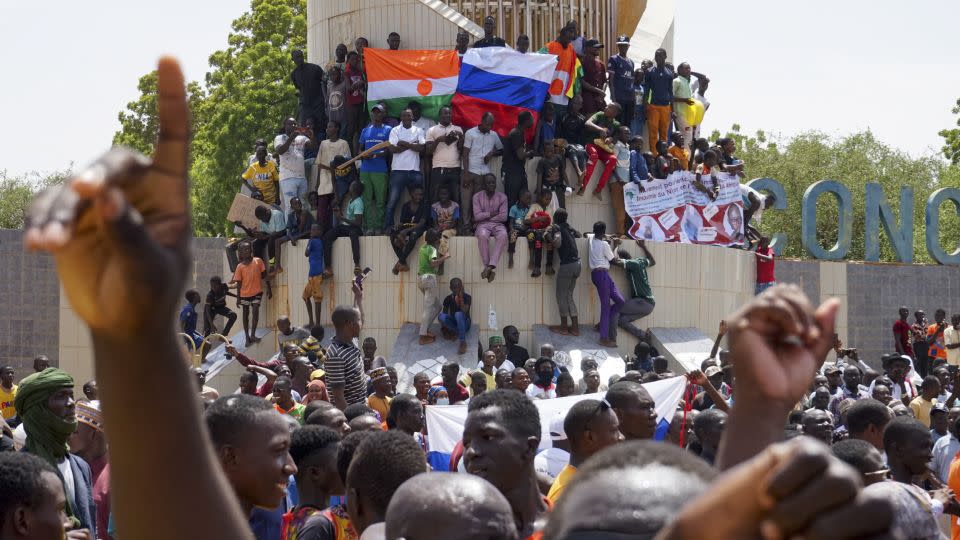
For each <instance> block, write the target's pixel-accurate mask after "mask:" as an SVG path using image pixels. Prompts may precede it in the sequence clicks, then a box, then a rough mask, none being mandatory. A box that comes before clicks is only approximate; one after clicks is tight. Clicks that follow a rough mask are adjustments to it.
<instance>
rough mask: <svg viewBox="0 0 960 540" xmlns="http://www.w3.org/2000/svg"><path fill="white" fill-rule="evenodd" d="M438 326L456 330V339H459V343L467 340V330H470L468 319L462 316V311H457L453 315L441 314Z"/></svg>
mask: <svg viewBox="0 0 960 540" xmlns="http://www.w3.org/2000/svg"><path fill="white" fill-rule="evenodd" d="M440 324H442V325H443V326H444V328H448V329H450V330H456V331H457V337H459V338H460V341H466V340H467V330H469V329H470V317H468V316H466V315H464V313H463V312H462V311H458V312H456V313H454V314H453V315H447V314H446V313H441V314H440Z"/></svg>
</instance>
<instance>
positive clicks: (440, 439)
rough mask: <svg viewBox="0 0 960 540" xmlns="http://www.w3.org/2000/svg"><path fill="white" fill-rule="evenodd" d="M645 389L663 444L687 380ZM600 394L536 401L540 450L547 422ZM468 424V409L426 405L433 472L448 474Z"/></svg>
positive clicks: (545, 438)
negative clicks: (577, 403) (441, 471)
mask: <svg viewBox="0 0 960 540" xmlns="http://www.w3.org/2000/svg"><path fill="white" fill-rule="evenodd" d="M643 387H644V388H646V389H647V391H648V392H650V397H652V398H653V402H654V403H655V404H656V410H657V432H656V437H655V438H656V439H657V440H663V438H664V437H665V436H666V434H667V429H668V428H669V426H670V421H671V420H673V413H674V411H676V410H677V403H679V402H680V399H681V398H683V391H684V390H685V389H686V387H687V378H686V377H683V376H680V377H671V378H669V379H664V380H662V381H655V382H651V383H646V384H644V385H643ZM601 398H603V394H578V395H575V396H568V397H563V398H555V399H535V400H533V403H534V405H536V406H537V410H538V411H539V412H540V428H541V431H542V433H541V434H540V449H541V450H543V449H546V448H549V447H550V444H551V442H550V433H549V431H550V421H551V420H552V419H553V418H554V416H556V415H557V414H564V415H565V414H566V411H568V410H570V407H572V406H573V404H574V403H576V402H578V401H580V400H583V399H601ZM466 420H467V407H465V406H463V405H441V406H437V405H429V406H427V433H429V434H430V435H429V436H428V437H429V454H428V456H427V458H428V461H429V462H430V465H431V466H433V468H434V470H443V471H445V470H448V469H449V463H450V455H451V454H452V453H453V449H454V447H456V446H457V443H458V442H460V439H461V437H463V425H464V423H466Z"/></svg>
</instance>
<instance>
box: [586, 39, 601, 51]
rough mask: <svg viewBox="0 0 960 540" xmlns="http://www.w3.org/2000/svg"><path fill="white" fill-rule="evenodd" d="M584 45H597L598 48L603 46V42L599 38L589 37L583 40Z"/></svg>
mask: <svg viewBox="0 0 960 540" xmlns="http://www.w3.org/2000/svg"><path fill="white" fill-rule="evenodd" d="M583 46H584V47H596V48H598V49H602V48H603V43H600V40H599V39H588V40H586V41H584V42H583Z"/></svg>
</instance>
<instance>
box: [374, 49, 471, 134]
mask: <svg viewBox="0 0 960 540" xmlns="http://www.w3.org/2000/svg"><path fill="white" fill-rule="evenodd" d="M363 63H364V67H365V68H366V71H367V107H368V108H370V107H373V106H374V105H376V104H377V103H383V104H384V105H385V106H386V107H387V115H389V116H394V117H398V118H399V117H400V112H401V111H402V110H403V109H404V108H406V106H407V104H408V103H410V102H411V101H416V102H419V103H420V107H421V108H422V109H423V116H425V117H427V118H433V119H436V118H437V115H438V114H439V112H440V108H441V107H444V106H447V105H450V100H451V99H452V98H453V94H454V92H456V91H457V78H458V77H459V75H460V61H459V59H458V57H457V51H453V50H450V51H391V50H387V49H371V48H369V47H368V48H366V49H364V50H363Z"/></svg>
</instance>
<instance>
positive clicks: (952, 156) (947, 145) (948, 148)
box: [939, 99, 960, 165]
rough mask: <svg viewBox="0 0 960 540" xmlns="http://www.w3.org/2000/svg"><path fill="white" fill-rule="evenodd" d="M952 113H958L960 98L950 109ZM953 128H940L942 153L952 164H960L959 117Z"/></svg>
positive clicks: (959, 110)
mask: <svg viewBox="0 0 960 540" xmlns="http://www.w3.org/2000/svg"><path fill="white" fill-rule="evenodd" d="M952 112H953V114H960V99H957V104H956V105H955V106H954V107H953V109H952ZM957 126H958V127H955V128H953V129H942V130H940V133H939V135H940V136H941V137H943V155H944V156H946V158H947V159H949V160H950V163H953V164H954V165H960V118H958V119H957Z"/></svg>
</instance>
